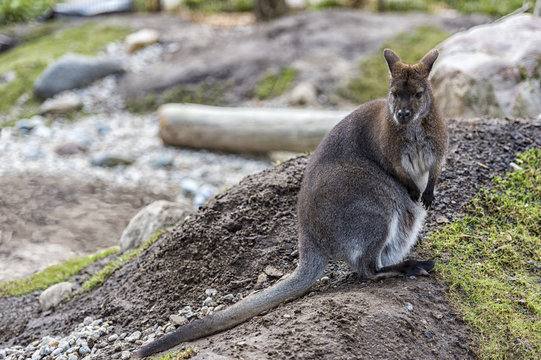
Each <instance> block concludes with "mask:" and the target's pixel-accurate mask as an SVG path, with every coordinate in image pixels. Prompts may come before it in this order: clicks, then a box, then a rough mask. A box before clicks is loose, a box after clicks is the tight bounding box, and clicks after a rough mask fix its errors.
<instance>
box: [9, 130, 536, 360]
mask: <svg viewBox="0 0 541 360" xmlns="http://www.w3.org/2000/svg"><path fill="white" fill-rule="evenodd" d="M449 129H450V139H451V140H450V151H449V154H448V160H447V164H446V166H445V169H444V171H443V173H442V178H441V183H440V186H439V187H438V194H437V197H436V199H435V202H434V204H433V208H432V210H431V211H429V217H428V219H427V222H426V226H425V229H426V230H425V233H426V232H430V231H432V230H434V229H435V228H436V227H438V226H441V225H440V224H439V223H441V222H442V220H441V219H442V218H443V217H445V218H446V219H449V220H452V219H453V218H455V217H457V216H460V214H461V207H462V206H463V204H465V203H466V202H467V201H468V200H469V199H471V198H472V196H474V194H475V193H476V192H477V191H478V190H479V188H480V187H482V186H487V185H489V184H490V179H491V178H492V177H493V176H495V175H503V174H504V173H505V171H508V170H511V168H510V166H509V164H510V162H512V161H514V160H515V156H516V154H517V153H518V152H523V151H524V150H526V149H528V148H531V147H540V146H541V125H540V124H539V121H535V120H513V119H476V120H468V121H457V120H450V121H449ZM306 160H307V157H306V156H302V157H298V158H295V159H293V160H290V161H287V162H285V163H282V164H280V165H278V166H275V167H273V168H271V169H269V170H266V171H263V172H261V173H259V174H256V175H252V176H249V177H247V178H246V179H244V180H243V181H242V182H241V183H240V184H239V185H237V186H235V187H233V188H231V189H229V190H228V191H226V192H224V193H222V194H220V195H218V196H216V197H214V198H213V199H212V200H210V201H209V202H208V203H207V205H205V206H204V207H202V208H201V209H200V210H199V211H198V212H197V213H196V214H195V215H193V216H191V217H190V218H188V219H187V220H186V221H185V222H184V223H182V224H180V225H178V226H176V227H174V228H173V229H171V230H170V231H168V232H167V233H166V234H164V235H163V236H162V237H161V238H160V239H159V240H158V241H157V242H156V243H155V244H154V245H152V246H151V247H149V248H148V249H147V250H146V251H145V252H144V253H142V254H141V255H140V256H139V257H137V258H136V259H135V260H133V261H132V262H130V263H128V264H126V265H125V266H124V267H123V268H122V269H120V270H118V271H117V272H115V273H114V274H113V275H112V276H111V277H110V278H109V279H108V280H107V281H106V282H105V283H104V284H103V286H101V287H100V288H98V289H95V290H93V291H91V292H89V293H86V294H83V295H81V296H78V297H76V298H74V299H72V300H71V301H69V302H67V303H65V304H64V305H63V306H62V307H60V308H59V309H57V310H55V311H49V312H45V313H43V312H40V311H39V307H38V304H37V300H36V297H37V295H39V292H35V293H33V294H29V295H25V296H22V297H11V296H10V297H4V298H1V299H0V309H2V316H0V328H1V329H2V331H1V332H0V346H11V345H13V344H19V345H25V344H27V343H29V342H31V341H32V340H35V339H37V338H41V337H43V336H44V335H51V334H64V335H65V334H66V333H69V332H70V331H71V330H72V329H73V328H74V327H75V325H76V324H78V323H80V322H82V320H83V319H84V317H85V316H94V317H102V318H107V319H108V320H110V321H112V322H113V324H114V325H115V326H116V327H117V328H118V329H117V330H118V331H119V332H120V331H128V332H129V331H134V330H136V329H137V330H141V329H144V328H146V327H149V326H152V325H154V324H164V323H165V322H166V321H167V319H168V317H169V315H171V314H174V313H177V311H178V310H179V309H181V308H182V307H184V306H185V305H190V306H192V307H194V308H199V307H200V306H201V303H202V301H203V300H204V299H205V297H206V296H205V294H204V291H205V289H207V288H214V289H216V290H218V295H217V298H220V297H221V296H223V295H225V294H229V293H232V294H234V295H235V298H236V299H237V300H238V299H240V298H242V297H244V296H247V295H248V294H249V293H250V292H251V291H253V290H255V289H256V288H257V287H260V286H262V287H267V286H268V285H270V284H271V283H274V282H275V281H276V280H277V279H276V278H272V277H269V278H268V279H267V281H266V282H264V283H262V284H261V283H260V284H257V279H258V276H259V275H260V274H261V273H262V272H263V270H264V269H265V267H266V266H268V265H272V266H273V267H274V268H276V269H277V270H279V271H281V272H283V273H288V272H291V271H292V270H293V269H294V268H295V264H296V260H297V254H298V253H297V251H296V226H295V204H296V194H297V192H298V189H299V184H300V180H301V177H302V173H303V169H304V167H305V164H306ZM421 241H423V240H421ZM411 256H412V257H418V255H417V254H416V253H415V252H414V253H412V254H411ZM325 276H327V277H328V280H322V281H319V282H318V283H317V284H316V285H315V286H314V287H313V288H312V290H311V292H310V293H308V294H307V295H305V296H303V297H301V298H299V299H297V300H294V301H292V302H289V303H286V304H282V305H280V306H279V307H278V308H276V309H273V310H271V311H269V312H267V313H266V314H262V315H260V316H256V317H254V318H252V319H251V320H249V321H247V322H246V323H244V324H241V325H239V326H238V327H236V328H234V329H231V330H229V331H226V332H223V333H220V334H217V335H215V336H212V337H208V338H205V339H201V340H199V341H197V342H194V343H193V345H195V346H196V347H197V349H198V350H199V352H200V353H201V354H207V355H210V354H219V355H223V356H226V357H231V358H238V359H255V358H257V359H259V358H278V359H349V358H359V359H362V358H367V359H469V358H475V352H474V346H472V345H473V344H474V343H475V340H476V339H475V338H474V336H473V335H472V334H470V333H469V332H468V330H467V329H466V327H465V325H464V324H463V323H462V321H461V319H460V315H459V314H457V313H456V312H455V311H454V310H453V308H452V307H451V305H450V303H449V301H448V300H447V288H446V285H445V284H443V283H442V282H441V281H440V280H439V279H438V276H437V274H433V275H431V276H429V277H422V278H414V279H412V278H408V277H401V278H394V279H386V280H382V281H370V282H365V281H362V282H361V281H359V280H358V279H356V277H355V276H353V275H352V274H351V271H350V270H349V269H348V268H347V266H346V265H345V264H343V263H340V262H331V263H330V264H329V266H328V269H327V271H326V273H325ZM408 303H409V304H408ZM407 304H408V305H407ZM410 305H411V306H410ZM107 355H111V354H107ZM200 356H202V355H200ZM201 358H203V357H201Z"/></svg>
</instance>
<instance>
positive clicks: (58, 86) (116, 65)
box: [34, 54, 124, 99]
mask: <svg viewBox="0 0 541 360" xmlns="http://www.w3.org/2000/svg"><path fill="white" fill-rule="evenodd" d="M123 71H124V70H123V68H122V64H121V63H120V62H118V61H115V60H106V59H97V58H90V57H86V56H82V55H75V54H67V55H64V56H62V57H61V58H60V59H59V60H57V61H56V62H55V63H53V64H51V65H49V66H48V67H47V68H46V69H45V71H44V72H43V73H42V74H41V75H40V76H39V77H38V79H36V81H35V82H34V93H35V94H36V96H38V97H40V98H42V99H46V98H50V97H52V96H54V95H55V94H57V93H59V92H61V91H64V90H70V89H75V88H80V87H83V86H85V85H88V84H90V83H92V82H94V81H96V80H98V79H101V78H103V77H105V76H107V75H110V74H117V73H121V72H123Z"/></svg>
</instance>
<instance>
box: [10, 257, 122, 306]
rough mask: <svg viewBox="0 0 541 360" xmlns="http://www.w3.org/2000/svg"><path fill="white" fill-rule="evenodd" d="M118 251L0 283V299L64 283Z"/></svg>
mask: <svg viewBox="0 0 541 360" xmlns="http://www.w3.org/2000/svg"><path fill="white" fill-rule="evenodd" d="M119 251H120V249H119V248H118V247H115V248H111V249H107V250H104V251H102V252H99V253H97V254H94V255H90V256H84V257H79V258H75V259H71V260H68V261H66V262H64V263H62V264H58V265H53V266H49V267H48V268H46V269H45V270H43V271H40V272H39V273H36V274H34V275H32V276H29V277H27V278H25V279H18V280H9V281H3V282H0V297H2V296H7V295H24V294H29V293H31V292H33V291H35V290H43V289H46V288H47V287H49V286H50V285H53V284H56V283H59V282H61V281H64V280H66V279H67V278H69V277H70V276H72V275H75V274H77V273H78V272H79V271H81V270H82V269H83V268H85V267H87V266H88V265H90V264H92V263H93V262H95V261H96V260H99V259H101V258H104V257H107V256H109V255H112V254H114V253H117V252H119Z"/></svg>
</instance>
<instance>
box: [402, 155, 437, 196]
mask: <svg viewBox="0 0 541 360" xmlns="http://www.w3.org/2000/svg"><path fill="white" fill-rule="evenodd" d="M434 161H435V159H434V155H433V153H432V152H431V151H426V149H424V148H422V147H419V146H412V147H408V148H406V149H405V150H404V152H403V153H402V167H403V168H404V170H406V172H407V173H408V175H409V176H410V177H411V179H412V180H413V182H414V183H415V184H416V185H417V188H418V189H419V191H420V192H421V194H422V193H423V192H424V191H425V189H426V185H427V184H428V173H429V170H430V167H431V166H432V165H433V164H434Z"/></svg>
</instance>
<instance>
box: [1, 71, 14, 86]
mask: <svg viewBox="0 0 541 360" xmlns="http://www.w3.org/2000/svg"><path fill="white" fill-rule="evenodd" d="M16 78H17V73H16V72H15V71H14V70H10V71H7V72H5V73H3V74H0V86H2V85H7V84H9V83H10V82H12V81H14V80H15V79H16Z"/></svg>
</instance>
